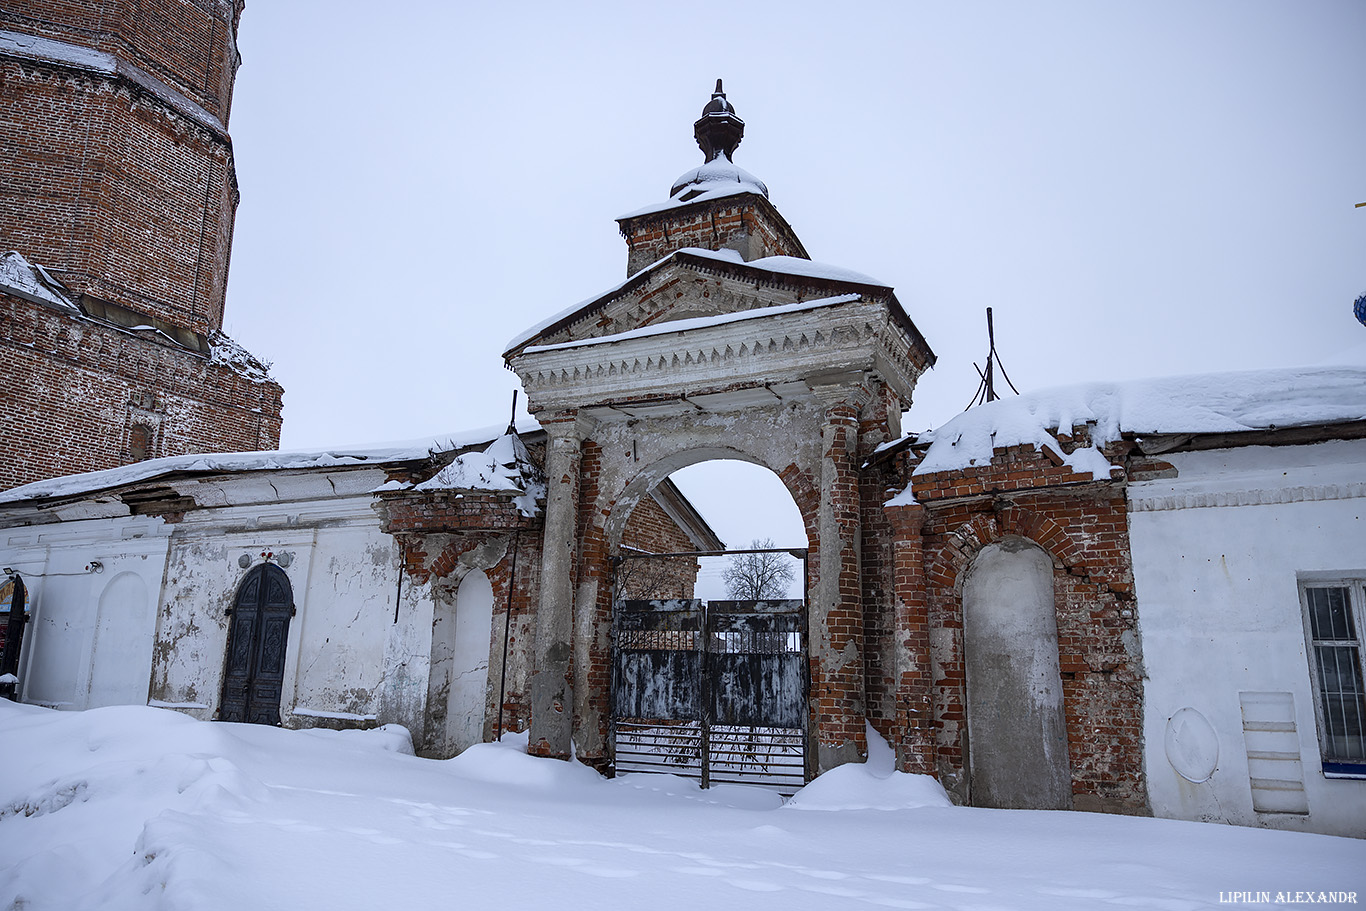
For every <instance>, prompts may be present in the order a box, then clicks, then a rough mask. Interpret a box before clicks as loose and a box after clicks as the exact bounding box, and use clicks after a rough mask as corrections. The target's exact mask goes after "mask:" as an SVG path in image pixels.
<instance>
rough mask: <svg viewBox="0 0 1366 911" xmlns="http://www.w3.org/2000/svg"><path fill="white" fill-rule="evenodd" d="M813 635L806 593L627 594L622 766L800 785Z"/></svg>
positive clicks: (622, 624) (619, 656)
mask: <svg viewBox="0 0 1366 911" xmlns="http://www.w3.org/2000/svg"><path fill="white" fill-rule="evenodd" d="M786 552H788V553H794V555H795V556H800V557H801V558H803V560H804V559H805V556H806V554H805V551H797V552H791V551H786ZM721 555H723V554H721V553H710V552H707V553H693V554H631V555H629V556H627V557H624V558H623V559H647V558H668V557H697V556H721ZM804 568H805V567H803V569H804ZM803 577H805V573H804V572H803ZM806 634H807V627H806V610H805V600H804V599H799V600H774V601H708V602H704V601H701V600H697V599H686V600H683V599H672V600H653V601H644V600H618V601H616V603H615V609H614V611H613V620H612V643H613V649H612V651H613V656H612V658H613V660H612V739H613V748H614V755H615V765H616V769H617V771H619V772H671V773H673V774H676V775H682V776H685V777H690V778H696V779H698V780H700V781H701V783H702V786H703V787H709V786H710V785H712V784H722V783H734V784H751V785H761V786H767V787H773V788H776V789H777V790H778V791H780V792H782V793H787V794H790V793H792V792H793V791H795V790H797V789H798V788H800V787H801V786H802V785H803V784H804V783H805V781H806V755H805V754H806V749H805V744H806V719H807V708H806V704H807V692H808V689H809V682H808V680H807V661H806Z"/></svg>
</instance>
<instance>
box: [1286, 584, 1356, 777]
mask: <svg viewBox="0 0 1366 911" xmlns="http://www.w3.org/2000/svg"><path fill="white" fill-rule="evenodd" d="M1301 593H1302V602H1303V607H1304V612H1305V630H1306V633H1307V634H1308V638H1309V671H1310V677H1311V678H1312V679H1313V684H1314V708H1315V712H1316V714H1317V718H1318V724H1319V747H1320V750H1321V751H1322V755H1323V771H1324V773H1325V774H1327V775H1330V776H1331V775H1351V776H1354V777H1355V776H1362V777H1366V683H1364V682H1363V675H1362V665H1361V656H1362V640H1361V630H1362V627H1363V623H1362V609H1363V606H1364V605H1366V587H1364V586H1363V583H1362V581H1360V580H1341V581H1333V582H1329V583H1306V584H1302V585H1301Z"/></svg>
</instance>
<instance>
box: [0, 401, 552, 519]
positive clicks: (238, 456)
mask: <svg viewBox="0 0 1366 911" xmlns="http://www.w3.org/2000/svg"><path fill="white" fill-rule="evenodd" d="M539 429H540V424H538V423H537V422H536V421H534V420H531V419H524V420H520V421H518V422H517V432H518V433H531V432H533V431H536V430H539ZM504 430H505V427H502V426H498V427H481V428H478V429H473V430H465V431H461V432H458V433H453V434H446V435H443V436H436V437H423V438H419V439H416V440H406V441H403V442H395V443H370V444H363V445H360V446H337V447H331V448H328V449H318V450H298V451H292V452H281V451H276V450H271V451H265V452H216V453H204V454H196V455H183V456H168V457H165V458H160V459H148V460H146V461H144V462H134V463H133V464H131V465H123V466H121V467H119V468H106V469H104V470H102V471H90V472H86V473H84V474H74V475H67V476H65V477H60V478H50V479H48V480H45V481H34V482H32V483H30V484H24V485H23V486H21V487H15V488H12V489H10V490H7V491H3V492H0V505H4V504H9V503H21V502H30V501H34V500H51V499H56V498H59V497H73V496H81V495H84V494H89V493H94V492H96V491H100V490H110V489H112V488H115V487H123V486H125V485H128V484H136V483H139V482H141V481H148V480H152V479H154V478H158V477H162V476H165V475H169V474H179V473H194V474H234V473H237V472H245V471H281V470H290V469H295V470H298V469H310V468H351V467H356V466H361V465H371V466H375V465H387V464H392V463H395V462H413V461H420V460H422V459H426V458H428V457H430V456H431V455H433V454H435V453H441V452H451V451H453V450H457V449H466V448H468V447H470V446H477V445H479V444H480V443H488V442H490V441H492V440H496V439H498V438H499V437H501V436H502V435H503V431H504Z"/></svg>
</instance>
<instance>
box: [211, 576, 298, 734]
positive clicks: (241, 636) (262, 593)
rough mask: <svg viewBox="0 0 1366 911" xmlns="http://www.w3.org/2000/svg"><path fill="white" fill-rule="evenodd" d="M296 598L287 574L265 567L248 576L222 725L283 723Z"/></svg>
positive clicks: (232, 638) (236, 617)
mask: <svg viewBox="0 0 1366 911" xmlns="http://www.w3.org/2000/svg"><path fill="white" fill-rule="evenodd" d="M293 614H294V597H293V592H292V591H291V589H290V586H289V577H288V576H286V575H285V571H284V570H282V569H280V567H278V566H276V565H274V564H272V563H264V564H262V565H260V566H258V567H256V568H255V569H253V570H252V571H251V572H249V573H247V577H246V579H244V580H243V581H242V587H241V588H239V589H238V591H237V600H236V601H235V602H234V603H233V606H232V621H231V625H230V628H229V631H228V664H227V671H226V673H225V674H224V677H223V700H222V702H221V703H220V706H219V709H218V718H219V720H220V721H246V722H249V723H251V724H277V725H278V724H279V723H280V690H281V688H282V687H283V685H284V679H285V643H286V642H287V641H288V638H289V618H290V617H291V616H293Z"/></svg>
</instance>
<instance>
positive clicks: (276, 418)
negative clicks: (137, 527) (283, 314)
mask: <svg viewBox="0 0 1366 911" xmlns="http://www.w3.org/2000/svg"><path fill="white" fill-rule="evenodd" d="M282 395H283V392H282V390H281V388H280V386H279V384H278V383H275V382H273V381H266V382H256V381H253V380H251V379H248V378H246V377H244V376H241V375H239V374H237V373H235V372H233V371H232V370H230V369H229V368H227V367H226V366H223V365H221V364H215V363H214V362H212V361H211V360H210V359H209V358H207V357H204V356H202V355H199V354H195V353H192V352H189V351H186V350H184V349H183V348H179V347H176V346H170V345H160V344H157V343H156V342H153V341H150V340H148V339H144V338H141V337H139V336H137V335H134V334H133V333H131V332H127V331H124V330H120V329H114V328H112V327H109V326H106V325H104V324H102V323H97V322H94V321H92V320H86V319H81V318H78V317H72V316H68V315H66V314H64V313H61V312H58V311H56V310H52V309H50V308H47V307H43V306H40V305H38V304H33V303H30V302H28V301H25V300H21V299H19V298H16V297H11V296H9V295H6V294H3V293H0V413H3V414H4V415H5V420H6V428H5V432H4V434H3V435H0V489H3V488H9V487H13V486H16V485H18V484H24V483H27V482H29V481H34V480H38V479H41V478H49V477H55V476H57V475H62V474H70V473H73V472H80V471H93V470H96V469H101V468H113V467H116V466H118V465H123V464H126V463H127V462H128V461H129V460H130V453H129V442H130V439H129V438H130V434H131V432H132V429H133V427H134V426H135V425H137V424H142V425H144V426H147V427H149V428H150V429H151V430H152V434H151V440H150V442H151V451H150V452H149V453H148V455H150V456H161V455H176V454H183V453H194V452H237V451H243V450H256V449H274V448H275V447H277V446H278V445H279V442H280V408H281V396H282ZM149 406H150V407H149Z"/></svg>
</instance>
